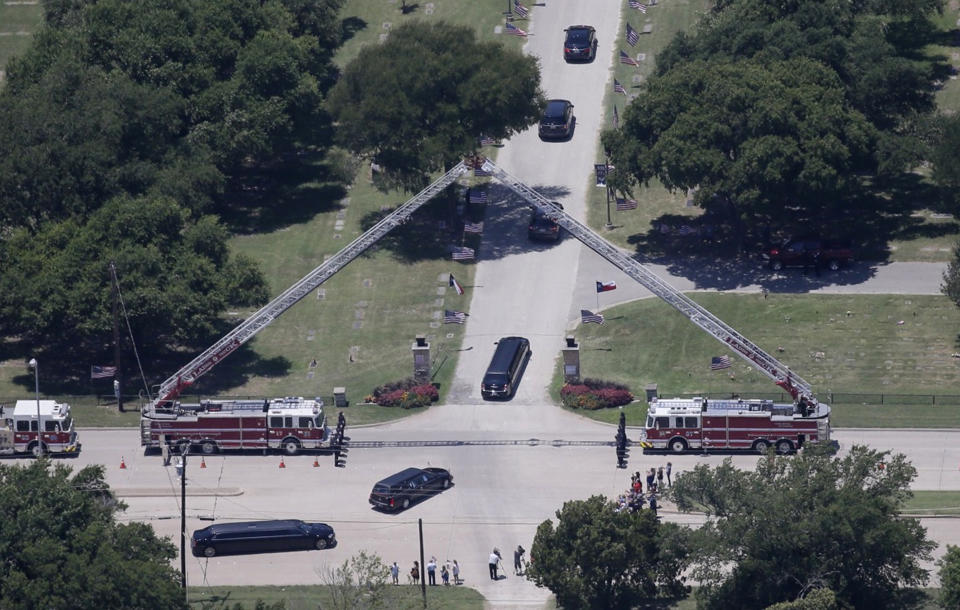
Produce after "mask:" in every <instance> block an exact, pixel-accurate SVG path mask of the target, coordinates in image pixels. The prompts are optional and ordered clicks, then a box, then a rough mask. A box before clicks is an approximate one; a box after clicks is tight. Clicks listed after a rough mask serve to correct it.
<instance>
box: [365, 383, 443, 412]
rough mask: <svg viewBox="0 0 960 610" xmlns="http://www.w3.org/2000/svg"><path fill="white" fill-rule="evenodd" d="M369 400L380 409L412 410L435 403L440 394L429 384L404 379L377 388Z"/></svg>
mask: <svg viewBox="0 0 960 610" xmlns="http://www.w3.org/2000/svg"><path fill="white" fill-rule="evenodd" d="M369 398H370V399H371V402H375V403H377V404H378V405H380V406H381V407H400V408H401V409H412V408H414V407H425V406H427V405H429V404H430V403H431V402H436V401H437V400H438V399H439V398H440V393H439V392H437V388H435V387H434V386H433V385H431V384H429V383H424V384H417V382H416V381H414V380H413V379H404V380H403V381H395V382H393V383H387V384H384V385H382V386H380V387H378V388H377V389H375V390H374V391H373V394H371V395H370V396H369Z"/></svg>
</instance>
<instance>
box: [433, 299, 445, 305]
mask: <svg viewBox="0 0 960 610" xmlns="http://www.w3.org/2000/svg"><path fill="white" fill-rule="evenodd" d="M433 304H434V305H435V306H437V307H443V299H434V300H433Z"/></svg>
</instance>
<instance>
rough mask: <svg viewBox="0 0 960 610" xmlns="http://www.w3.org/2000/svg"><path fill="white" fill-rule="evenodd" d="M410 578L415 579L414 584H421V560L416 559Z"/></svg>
mask: <svg viewBox="0 0 960 610" xmlns="http://www.w3.org/2000/svg"><path fill="white" fill-rule="evenodd" d="M410 580H412V581H413V584H415V585H419V584H420V562H419V561H414V562H413V567H412V568H410Z"/></svg>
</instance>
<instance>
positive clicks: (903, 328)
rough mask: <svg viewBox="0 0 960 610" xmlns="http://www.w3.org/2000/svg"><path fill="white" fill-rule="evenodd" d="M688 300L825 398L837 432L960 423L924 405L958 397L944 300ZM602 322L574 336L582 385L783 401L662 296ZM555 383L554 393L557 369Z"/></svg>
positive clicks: (611, 417)
mask: <svg viewBox="0 0 960 610" xmlns="http://www.w3.org/2000/svg"><path fill="white" fill-rule="evenodd" d="M690 296H691V298H693V299H694V300H695V301H697V302H698V303H699V304H700V305H702V306H704V307H706V308H707V309H708V310H710V311H711V312H713V313H714V314H715V315H717V317H719V318H720V319H722V320H724V321H725V322H727V323H728V324H729V325H730V326H732V327H733V328H735V329H737V330H738V331H739V332H741V333H742V334H743V335H744V336H746V337H749V338H750V340H751V341H753V342H755V343H756V344H757V345H758V346H760V347H761V348H762V349H764V350H765V351H767V352H768V353H770V354H771V355H773V356H774V357H776V358H777V359H778V360H780V361H781V362H783V363H785V364H787V365H788V366H790V367H791V368H792V369H793V370H795V371H796V372H797V374H798V375H799V376H801V377H802V378H804V379H805V380H806V381H807V382H809V383H810V384H811V386H812V387H813V389H814V391H815V392H817V393H818V396H819V397H820V398H821V399H822V400H824V401H827V402H829V401H830V400H831V395H830V393H834V396H833V397H832V398H835V399H836V401H835V404H834V405H833V407H834V416H833V423H834V425H836V426H891V427H943V426H958V425H960V406H956V402H957V401H956V400H954V401H953V402H954V404H953V405H943V404H941V405H936V406H932V405H930V399H929V397H928V396H929V395H931V394H940V395H952V396H956V395H957V394H958V391H957V388H958V387H960V359H957V358H953V357H952V354H953V353H955V352H957V351H958V348H957V343H956V342H957V336H956V334H955V331H954V330H951V329H956V328H958V326H960V310H958V309H957V307H956V306H955V305H953V303H951V302H950V301H949V300H948V299H947V298H946V297H938V296H920V297H917V296H910V297H904V296H882V295H880V296H878V295H856V296H844V295H819V296H817V297H810V296H804V295H772V296H770V297H769V298H767V299H764V298H763V297H762V296H761V295H732V294H716V293H693V294H691V295H690ZM847 312H850V313H849V315H848V313H847ZM604 315H605V317H606V323H605V324H603V325H601V326H596V325H588V326H581V327H580V328H579V329H578V331H577V339H578V342H579V343H580V350H581V351H580V356H581V371H582V375H583V376H584V377H600V378H603V379H608V380H611V381H617V382H620V383H624V384H626V385H628V386H629V387H630V388H631V389H632V391H633V392H634V394H635V395H636V396H637V397H638V398H642V396H643V389H644V387H645V386H646V385H647V384H650V383H656V384H658V389H659V393H660V395H661V396H671V395H682V394H686V395H694V394H696V395H713V396H724V395H730V394H733V393H738V394H740V395H742V396H745V397H764V398H774V399H777V400H787V401H788V400H789V397H788V396H787V395H785V394H783V393H782V392H780V391H779V388H777V387H776V386H774V385H773V382H772V381H770V380H769V379H768V378H767V377H766V375H763V374H761V373H759V372H757V371H756V370H754V369H753V368H752V367H750V366H748V365H747V363H746V362H744V361H743V360H741V359H740V358H738V357H736V356H735V355H733V353H732V352H729V351H728V350H726V349H724V348H723V346H721V345H719V344H718V343H717V342H716V340H715V339H713V338H712V337H711V336H710V335H708V334H707V333H705V332H703V331H702V330H700V329H699V328H698V327H697V326H695V325H694V324H692V323H690V321H689V320H687V318H686V317H685V316H683V315H681V314H679V313H678V312H676V311H675V310H673V308H671V307H670V306H668V305H666V304H665V303H663V302H661V301H659V300H656V299H644V300H641V301H635V302H633V303H627V304H624V305H620V306H618V307H613V308H611V309H609V310H606V311H604ZM900 320H903V321H904V324H903V325H899V324H898V322H899V321H900ZM781 349H782V351H781ZM723 354H730V355H731V357H732V358H733V362H734V364H733V366H732V367H731V368H730V369H727V370H724V371H710V369H709V365H710V357H711V356H719V355H723ZM555 375H556V380H557V382H556V383H555V386H558V385H559V378H560V377H559V375H560V372H559V370H558V371H557V372H556V373H555ZM854 388H856V390H854ZM857 393H862V394H861V395H860V396H854V395H853V394H857ZM887 394H889V395H916V397H915V398H914V397H912V396H885V395H887ZM881 400H882V402H881ZM941 402H943V401H941ZM863 403H867V405H864V404H863ZM627 409H628V410H627V415H628V424H629V425H640V424H641V422H642V418H643V417H644V415H645V413H644V410H643V409H642V408H639V407H636V406H635V405H631V406H630V407H628V408H627ZM583 414H584V415H586V416H588V417H592V418H595V419H600V420H602V421H608V422H610V423H614V422H615V421H616V418H617V417H618V413H617V412H616V410H614V409H608V410H603V411H599V412H596V411H594V412H590V411H587V412H583Z"/></svg>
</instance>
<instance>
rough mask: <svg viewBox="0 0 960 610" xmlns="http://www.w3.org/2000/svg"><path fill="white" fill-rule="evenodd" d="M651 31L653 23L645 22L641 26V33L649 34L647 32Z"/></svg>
mask: <svg viewBox="0 0 960 610" xmlns="http://www.w3.org/2000/svg"><path fill="white" fill-rule="evenodd" d="M652 31H653V24H652V23H648V24H646V25H644V26H643V33H644V34H649V33H650V32H652Z"/></svg>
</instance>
